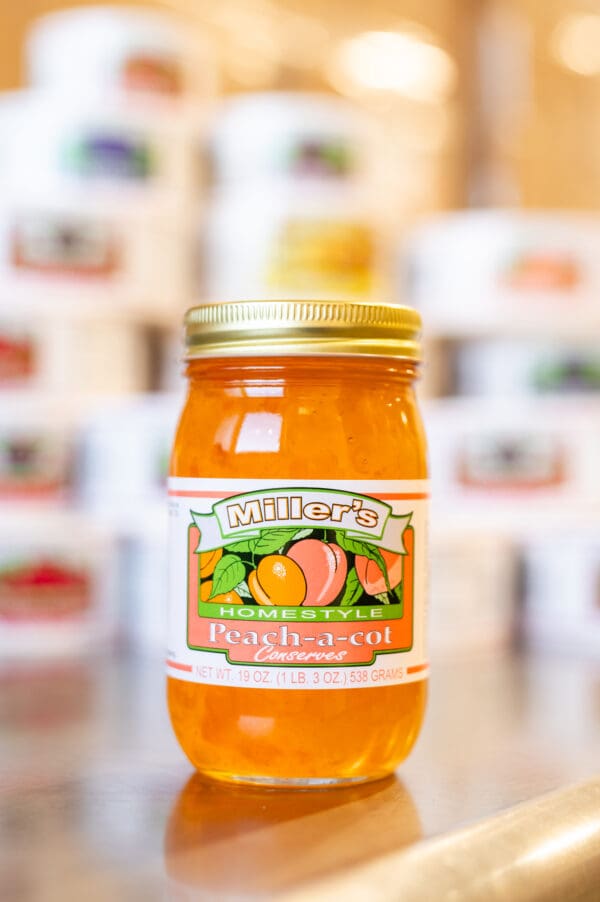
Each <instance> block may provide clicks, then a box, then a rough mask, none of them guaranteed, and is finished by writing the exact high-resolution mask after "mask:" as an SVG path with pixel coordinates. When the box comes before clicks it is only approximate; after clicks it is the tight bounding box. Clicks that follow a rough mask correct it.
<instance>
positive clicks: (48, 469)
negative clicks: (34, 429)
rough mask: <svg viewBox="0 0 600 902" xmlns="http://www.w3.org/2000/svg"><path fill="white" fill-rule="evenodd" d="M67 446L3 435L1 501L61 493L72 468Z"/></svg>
mask: <svg viewBox="0 0 600 902" xmlns="http://www.w3.org/2000/svg"><path fill="white" fill-rule="evenodd" d="M70 459H71V457H70V452H69V447H68V443H67V442H65V441H61V440H60V439H59V438H52V437H50V436H44V435H31V434H29V435H28V434H24V433H21V434H15V435H4V436H3V435H1V434H0V499H1V498H14V497H17V498H18V497H29V496H44V495H53V494H56V493H60V492H61V491H62V490H63V489H64V488H65V486H66V483H67V479H68V472H69V464H70Z"/></svg>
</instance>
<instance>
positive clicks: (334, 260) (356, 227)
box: [267, 219, 376, 295]
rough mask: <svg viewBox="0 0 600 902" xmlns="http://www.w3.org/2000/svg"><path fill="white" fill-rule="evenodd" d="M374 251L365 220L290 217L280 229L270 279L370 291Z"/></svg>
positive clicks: (291, 286) (287, 286)
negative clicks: (360, 222)
mask: <svg viewBox="0 0 600 902" xmlns="http://www.w3.org/2000/svg"><path fill="white" fill-rule="evenodd" d="M375 253H376V249H375V240H374V236H373V233H372V231H371V229H369V228H368V227H367V226H366V225H362V224H358V223H350V222H337V221H330V222H328V221H325V220H314V219H293V220H289V221H288V222H287V223H286V224H285V225H284V226H283V228H282V229H281V231H280V232H279V233H278V235H277V239H276V244H275V247H274V248H273V253H272V257H271V263H270V266H269V268H268V272H267V283H268V285H269V286H270V287H271V288H273V289H277V290H281V291H296V292H297V291H316V292H331V293H338V292H339V293H341V294H346V293H349V294H353V295H356V294H369V293H370V292H371V291H372V289H373V281H374V269H375Z"/></svg>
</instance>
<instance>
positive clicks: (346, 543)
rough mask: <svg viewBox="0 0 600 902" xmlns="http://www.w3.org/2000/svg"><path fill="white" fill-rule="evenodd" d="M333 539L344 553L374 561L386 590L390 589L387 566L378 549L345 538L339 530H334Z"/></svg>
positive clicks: (343, 533)
mask: <svg viewBox="0 0 600 902" xmlns="http://www.w3.org/2000/svg"><path fill="white" fill-rule="evenodd" d="M335 538H336V541H337V543H338V545H339V546H340V547H341V548H343V549H344V551H350V552H352V553H353V554H361V555H363V556H364V557H368V558H369V560H371V561H375V563H376V564H378V565H379V569H380V570H381V572H382V573H383V578H384V579H385V584H386V586H387V587H388V589H389V588H390V580H389V576H388V571H387V566H386V563H385V561H384V559H383V555H382V554H381V552H380V550H379V548H376V547H375V546H374V545H369V544H368V543H367V542H360V541H358V540H357V539H349V538H348V537H347V536H346V533H345V532H343V531H342V530H340V529H338V530H336V533H335Z"/></svg>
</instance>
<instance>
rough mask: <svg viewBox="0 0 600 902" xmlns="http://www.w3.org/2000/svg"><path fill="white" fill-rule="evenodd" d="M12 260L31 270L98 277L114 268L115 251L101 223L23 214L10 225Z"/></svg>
mask: <svg viewBox="0 0 600 902" xmlns="http://www.w3.org/2000/svg"><path fill="white" fill-rule="evenodd" d="M12 262H13V264H14V266H16V267H17V268H18V269H24V270H31V271H33V272H39V273H47V274H52V275H77V276H92V277H100V276H108V275H111V274H112V273H113V272H115V270H116V269H117V267H118V263H119V254H118V253H117V248H116V246H115V242H114V240H113V238H112V236H111V232H110V229H109V228H108V227H107V226H106V225H105V224H103V223H91V222H89V221H87V220H81V219H75V218H73V219H66V218H65V219H57V218H54V217H39V216H25V217H22V218H21V219H19V220H18V221H17V222H16V223H15V225H14V227H13V234H12Z"/></svg>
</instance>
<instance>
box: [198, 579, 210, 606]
mask: <svg viewBox="0 0 600 902" xmlns="http://www.w3.org/2000/svg"><path fill="white" fill-rule="evenodd" d="M212 587H213V584H212V579H207V580H206V582H204V583H200V601H208V599H209V598H210V593H211V592H212Z"/></svg>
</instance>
